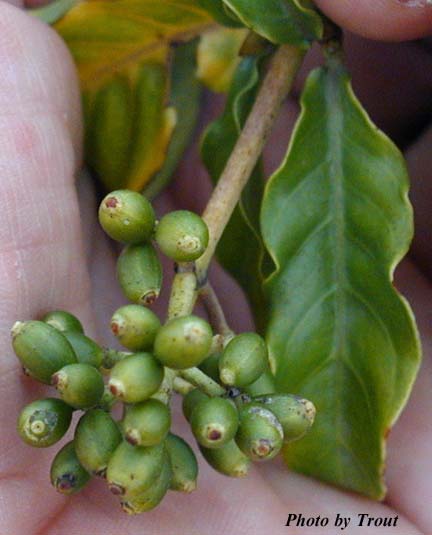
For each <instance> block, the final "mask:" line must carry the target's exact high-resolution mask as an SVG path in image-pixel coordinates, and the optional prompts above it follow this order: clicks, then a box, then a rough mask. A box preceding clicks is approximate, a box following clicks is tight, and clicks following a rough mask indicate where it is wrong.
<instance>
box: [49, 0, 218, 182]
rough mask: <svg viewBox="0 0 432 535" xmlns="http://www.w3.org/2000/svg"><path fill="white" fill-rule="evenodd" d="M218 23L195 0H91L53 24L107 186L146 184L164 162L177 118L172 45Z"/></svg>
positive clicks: (91, 157)
mask: <svg viewBox="0 0 432 535" xmlns="http://www.w3.org/2000/svg"><path fill="white" fill-rule="evenodd" d="M212 24H213V22H212V19H211V18H210V17H209V15H208V14H207V12H206V11H205V10H204V9H202V8H201V7H200V6H199V4H198V2H197V1H196V0H159V1H155V0H110V1H108V0H91V1H83V2H80V3H78V4H77V5H76V6H75V7H73V8H72V9H71V10H70V11H69V12H68V13H67V14H66V15H65V16H64V17H63V18H61V19H60V20H59V21H58V22H57V23H56V24H55V28H56V29H57V31H58V32H59V33H60V35H61V36H62V37H63V38H64V39H65V41H66V43H67V45H68V46H69V49H70V51H71V53H72V56H73V57H74V59H75V62H76V65H77V68H78V73H79V77H80V81H81V87H82V92H83V100H84V110H85V126H86V159H87V162H88V163H89V165H90V166H91V167H92V169H93V170H94V171H95V172H96V174H97V175H98V176H99V178H100V180H101V181H102V182H103V184H104V185H105V186H106V187H107V188H108V189H114V188H119V187H127V188H130V189H134V190H141V189H142V188H143V187H144V186H145V185H146V184H148V183H149V181H150V180H151V178H152V176H153V175H154V174H155V173H156V172H157V171H158V170H159V169H160V168H161V167H162V165H163V163H164V161H165V158H166V153H167V150H168V145H169V143H170V139H171V135H172V132H173V129H174V127H175V124H176V115H177V113H176V110H175V109H174V108H172V107H170V106H169V95H170V63H171V55H172V51H171V45H172V44H177V43H179V42H183V41H187V40H189V39H191V38H193V37H195V36H197V35H199V34H200V33H201V32H203V31H204V30H206V29H207V28H208V27H210V26H211V25H212Z"/></svg>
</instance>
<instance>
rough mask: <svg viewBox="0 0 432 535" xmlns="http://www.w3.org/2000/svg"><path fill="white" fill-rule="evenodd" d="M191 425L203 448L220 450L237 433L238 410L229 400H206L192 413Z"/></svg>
mask: <svg viewBox="0 0 432 535" xmlns="http://www.w3.org/2000/svg"><path fill="white" fill-rule="evenodd" d="M190 424H191V429H192V432H193V434H194V436H195V438H196V439H197V441H198V442H199V443H200V444H201V446H204V447H206V448H220V447H221V446H223V445H224V444H226V443H227V442H229V441H230V440H231V439H233V438H234V436H235V434H236V432H237V428H238V414H237V409H236V407H235V406H234V405H233V403H232V402H231V401H230V400H228V399H222V398H209V399H204V400H202V401H200V402H199V403H198V405H197V406H196V407H195V409H194V410H193V411H192V415H191V420H190Z"/></svg>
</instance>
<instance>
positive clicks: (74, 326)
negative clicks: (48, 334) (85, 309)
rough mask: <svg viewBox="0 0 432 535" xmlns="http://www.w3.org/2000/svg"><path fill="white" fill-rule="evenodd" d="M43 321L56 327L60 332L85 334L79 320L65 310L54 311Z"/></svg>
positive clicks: (46, 315)
mask: <svg viewBox="0 0 432 535" xmlns="http://www.w3.org/2000/svg"><path fill="white" fill-rule="evenodd" d="M42 321H44V322H45V323H48V325H51V327H55V328H56V329H57V330H59V331H62V332H64V331H74V332H78V333H84V329H83V326H82V325H81V322H80V320H79V319H78V318H76V317H75V316H74V315H73V314H71V313H70V312H66V311H65V310H53V311H52V312H48V314H45V316H44V317H43V318H42Z"/></svg>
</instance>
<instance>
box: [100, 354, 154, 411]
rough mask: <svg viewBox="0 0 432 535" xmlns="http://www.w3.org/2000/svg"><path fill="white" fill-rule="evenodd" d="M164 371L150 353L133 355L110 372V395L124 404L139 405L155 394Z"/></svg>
mask: <svg viewBox="0 0 432 535" xmlns="http://www.w3.org/2000/svg"><path fill="white" fill-rule="evenodd" d="M163 377H164V369H163V366H162V365H161V363H160V362H159V361H158V360H156V359H155V358H154V357H153V355H151V354H150V353H135V354H134V355H131V356H129V357H126V358H124V359H123V360H121V361H120V362H117V364H116V365H115V366H114V368H113V369H112V370H111V376H110V380H109V382H108V385H109V388H110V390H111V393H112V394H114V396H116V397H118V398H119V399H121V400H122V401H123V402H124V403H139V402H140V401H144V400H146V399H148V398H149V397H150V396H152V395H153V394H155V393H156V391H157V390H158V389H159V387H160V385H161V384H162V380H163Z"/></svg>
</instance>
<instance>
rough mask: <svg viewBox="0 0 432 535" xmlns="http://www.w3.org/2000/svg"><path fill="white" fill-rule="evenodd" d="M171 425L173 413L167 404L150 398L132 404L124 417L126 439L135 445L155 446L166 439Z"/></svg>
mask: <svg viewBox="0 0 432 535" xmlns="http://www.w3.org/2000/svg"><path fill="white" fill-rule="evenodd" d="M170 427H171V413H170V410H169V408H168V407H167V405H165V404H164V403H162V402H161V401H158V400H157V399H148V400H146V401H142V402H141V403H137V404H136V405H130V406H129V407H127V409H126V414H125V416H124V418H123V431H124V435H125V438H126V440H127V441H128V442H129V443H130V444H133V445H134V446H155V445H156V444H159V443H160V442H162V441H163V440H164V438H165V437H166V436H167V434H168V431H169V430H170Z"/></svg>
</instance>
